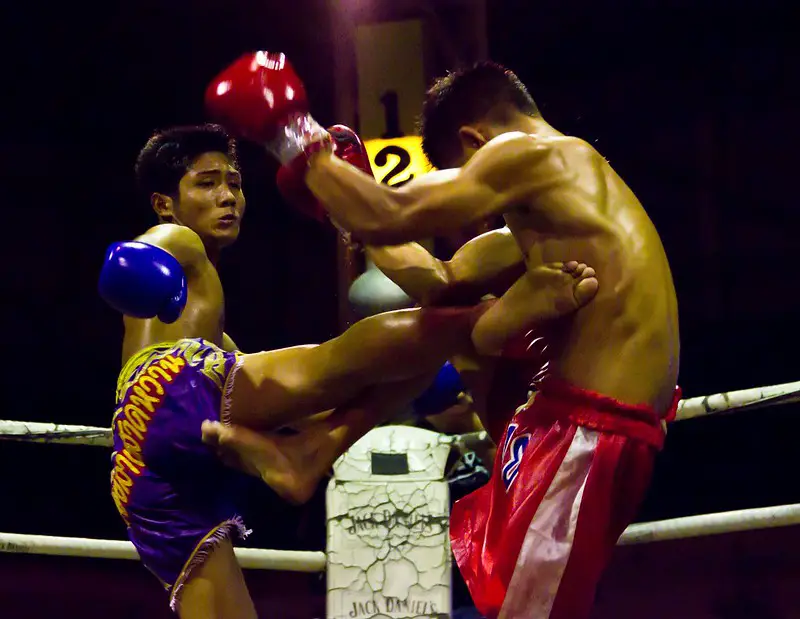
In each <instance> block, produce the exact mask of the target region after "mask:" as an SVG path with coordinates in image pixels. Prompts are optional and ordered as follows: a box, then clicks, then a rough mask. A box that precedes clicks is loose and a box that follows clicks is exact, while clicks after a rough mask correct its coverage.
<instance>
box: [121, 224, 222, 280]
mask: <svg viewBox="0 0 800 619" xmlns="http://www.w3.org/2000/svg"><path fill="white" fill-rule="evenodd" d="M135 240H136V241H139V242H140V243H147V244H149V245H154V246H155V247H159V248H161V249H163V250H164V251H167V252H169V253H170V254H172V256H173V257H174V258H175V259H176V260H177V261H178V262H179V263H180V265H181V266H182V267H183V268H184V270H192V269H195V268H197V267H199V266H200V265H202V264H204V263H206V262H208V255H207V254H206V249H205V247H204V246H203V241H201V240H200V237H199V236H198V235H197V233H196V232H194V231H193V230H190V229H189V228H187V227H186V226H179V225H176V224H159V225H157V226H153V227H152V228H150V229H149V230H148V231H147V232H145V233H144V234H142V235H140V236H138V237H137V238H136V239H135Z"/></svg>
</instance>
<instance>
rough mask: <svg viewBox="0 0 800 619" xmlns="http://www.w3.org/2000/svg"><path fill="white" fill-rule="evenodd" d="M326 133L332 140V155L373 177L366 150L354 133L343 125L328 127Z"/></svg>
mask: <svg viewBox="0 0 800 619" xmlns="http://www.w3.org/2000/svg"><path fill="white" fill-rule="evenodd" d="M328 133H329V134H330V136H331V138H332V139H333V154H334V155H336V156H337V157H339V159H341V160H342V161H346V162H347V163H349V164H350V165H352V166H354V167H356V168H358V169H359V170H361V171H362V172H366V173H367V174H369V175H370V176H372V177H374V176H375V175H374V174H373V173H372V166H371V165H370V163H369V155H367V149H366V148H365V147H364V143H363V142H362V141H361V138H360V137H358V134H357V133H356V132H355V131H353V130H352V129H351V128H350V127H346V126H344V125H333V127H328Z"/></svg>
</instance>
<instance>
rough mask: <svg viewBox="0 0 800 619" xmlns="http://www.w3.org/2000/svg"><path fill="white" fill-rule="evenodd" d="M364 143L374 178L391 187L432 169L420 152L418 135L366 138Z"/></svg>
mask: <svg viewBox="0 0 800 619" xmlns="http://www.w3.org/2000/svg"><path fill="white" fill-rule="evenodd" d="M364 145H365V146H366V147H367V154H368V155H369V162H370V163H371V164H372V171H373V172H374V173H375V178H376V179H378V181H379V182H381V183H385V184H387V185H389V186H391V187H399V186H400V185H404V184H405V183H407V182H408V181H410V180H411V179H412V178H416V177H417V176H422V175H423V174H426V173H427V172H430V171H431V169H432V168H431V165H430V163H428V159H427V158H426V157H425V153H423V152H422V138H420V137H419V136H416V135H408V136H405V137H402V138H392V139H389V140H367V141H366V142H365V144H364Z"/></svg>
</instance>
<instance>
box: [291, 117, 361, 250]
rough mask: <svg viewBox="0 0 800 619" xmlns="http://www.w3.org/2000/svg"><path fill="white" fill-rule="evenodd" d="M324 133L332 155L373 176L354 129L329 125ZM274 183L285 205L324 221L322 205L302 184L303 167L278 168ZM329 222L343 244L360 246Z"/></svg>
mask: <svg viewBox="0 0 800 619" xmlns="http://www.w3.org/2000/svg"><path fill="white" fill-rule="evenodd" d="M327 133H328V135H329V136H330V137H331V140H332V144H333V154H334V155H336V156H337V157H339V158H340V159H342V160H343V161H346V162H347V163H349V164H350V165H352V166H354V167H356V168H358V169H359V170H361V171H362V172H364V173H366V174H369V175H370V176H373V173H372V166H371V165H370V163H369V156H368V155H367V149H366V148H365V147H364V143H363V142H362V141H361V138H360V137H359V136H358V134H357V133H356V132H355V131H353V130H352V129H350V127H346V126H345V125H333V126H332V127H329V128H328V130H327ZM276 182H277V185H278V190H279V191H280V193H281V195H282V196H283V197H284V199H286V201H287V202H289V204H291V205H293V206H294V207H295V208H297V210H299V211H300V212H302V213H304V214H305V215H307V216H309V217H312V218H313V219H316V220H317V221H324V220H325V217H326V212H325V208H324V207H323V206H322V205H321V204H320V202H319V200H317V198H316V197H315V196H314V194H312V193H311V191H310V190H309V189H308V187H307V186H306V184H305V167H304V166H303V167H300V166H297V165H292V164H290V165H285V166H282V167H281V168H280V169H279V170H278V175H277V177H276ZM331 223H332V224H333V225H334V226H336V228H337V229H338V230H339V233H340V235H341V237H342V239H343V241H344V243H345V245H347V246H348V247H350V248H351V249H354V250H360V249H361V245H360V243H359V242H358V239H355V238H353V236H352V234H350V232H348V231H347V230H345V229H344V228H342V227H341V226H340V225H338V224H337V223H336V222H335V221H333V220H331Z"/></svg>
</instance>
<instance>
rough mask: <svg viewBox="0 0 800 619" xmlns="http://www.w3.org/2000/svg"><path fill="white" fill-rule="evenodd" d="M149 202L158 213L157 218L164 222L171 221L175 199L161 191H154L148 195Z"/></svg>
mask: <svg viewBox="0 0 800 619" xmlns="http://www.w3.org/2000/svg"><path fill="white" fill-rule="evenodd" d="M150 204H151V205H152V206H153V210H154V211H155V212H156V215H158V219H159V220H160V221H164V222H171V221H172V220H173V219H174V216H173V209H174V208H175V200H173V199H172V198H170V197H169V196H168V195H165V194H163V193H154V194H153V195H151V196H150Z"/></svg>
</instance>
